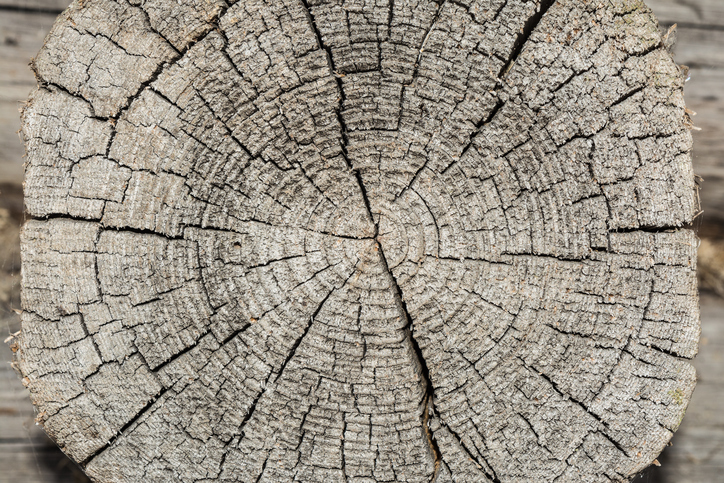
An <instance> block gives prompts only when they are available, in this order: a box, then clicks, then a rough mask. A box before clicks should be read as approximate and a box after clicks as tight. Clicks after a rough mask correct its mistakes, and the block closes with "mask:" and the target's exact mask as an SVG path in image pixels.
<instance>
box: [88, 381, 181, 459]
mask: <svg viewBox="0 0 724 483" xmlns="http://www.w3.org/2000/svg"><path fill="white" fill-rule="evenodd" d="M167 391H168V389H162V390H161V391H159V392H158V393H157V394H156V395H155V396H153V397H152V398H151V400H150V401H148V402H147V403H146V405H145V406H143V408H141V410H140V411H139V412H138V413H136V415H135V416H134V417H132V418H131V419H130V420H129V421H128V422H127V423H126V424H124V425H123V427H122V428H121V429H120V430H118V433H117V434H116V435H115V436H114V437H113V438H111V440H110V441H109V442H108V443H106V444H105V445H104V446H102V447H101V448H99V449H98V450H97V451H95V452H94V453H93V454H92V455H90V456H88V457H87V458H86V459H85V460H83V461H81V462H80V466H81V467H82V468H86V467H87V466H88V464H90V462H91V461H92V460H93V459H94V458H95V457H96V456H98V455H99V454H101V453H103V452H104V451H105V450H106V449H108V448H110V447H111V446H113V443H115V442H116V441H117V440H118V438H120V437H121V436H123V433H124V432H125V431H126V430H127V429H128V428H130V427H131V426H132V425H133V424H134V423H136V422H137V421H138V420H139V419H141V417H143V415H144V414H146V413H147V412H148V410H149V409H151V407H153V405H154V404H155V403H156V401H158V400H159V399H160V398H162V397H163V396H164V394H166V392H167Z"/></svg>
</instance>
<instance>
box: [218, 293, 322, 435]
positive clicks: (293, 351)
mask: <svg viewBox="0 0 724 483" xmlns="http://www.w3.org/2000/svg"><path fill="white" fill-rule="evenodd" d="M333 292H334V289H332V290H331V291H330V292H329V293H328V294H327V296H326V297H324V300H322V302H321V303H320V304H319V306H318V307H317V309H316V310H315V311H314V313H313V314H312V316H311V317H310V318H309V323H308V324H307V326H306V327H305V328H304V331H303V332H302V335H301V336H299V338H297V340H296V341H295V342H294V345H293V346H292V348H291V350H290V351H289V355H287V358H286V359H285V360H284V362H283V363H282V365H281V367H280V368H279V370H278V371H276V372H274V371H272V372H271V373H270V374H269V377H268V378H267V380H266V382H265V384H264V385H263V386H262V387H264V388H266V387H268V386H269V384H270V382H271V384H274V383H276V382H277V380H278V379H279V377H281V375H282V374H283V373H284V369H285V368H286V367H287V364H288V363H289V361H291V360H292V358H293V357H294V354H296V352H297V349H298V348H299V345H300V344H301V343H302V340H303V339H304V337H305V336H306V335H307V333H308V332H309V329H310V328H311V327H312V323H313V322H314V318H315V317H316V316H317V315H318V314H319V311H320V310H322V306H324V303H325V302H326V301H327V300H328V299H329V297H330V296H331V295H332V293H333ZM232 338H233V336H232ZM229 340H231V339H229ZM275 375H276V377H274V376H275ZM272 377H274V380H273V381H272ZM264 394H266V390H262V391H261V392H260V393H259V395H258V396H257V397H256V399H254V402H253V403H252V404H251V406H250V407H249V410H248V412H247V413H246V416H244V419H243V420H242V421H241V424H240V425H239V434H240V435H241V440H243V439H244V437H245V434H244V428H245V426H246V424H247V423H248V422H249V420H250V419H251V417H252V415H253V414H254V411H255V410H256V405H257V403H258V402H259V400H260V399H261V398H262V396H264ZM241 440H239V442H241Z"/></svg>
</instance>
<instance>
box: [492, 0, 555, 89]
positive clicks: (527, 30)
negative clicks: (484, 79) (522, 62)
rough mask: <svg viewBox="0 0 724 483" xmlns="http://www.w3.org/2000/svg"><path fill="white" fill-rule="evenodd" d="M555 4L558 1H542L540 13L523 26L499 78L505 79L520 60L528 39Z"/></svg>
mask: <svg viewBox="0 0 724 483" xmlns="http://www.w3.org/2000/svg"><path fill="white" fill-rule="evenodd" d="M555 3H556V0H541V3H540V7H539V8H538V11H537V12H536V13H535V14H534V15H533V16H532V17H530V18H529V19H528V21H527V22H526V23H525V25H524V26H523V31H522V32H521V33H520V34H518V37H517V38H516V39H515V43H514V44H513V50H512V51H511V53H510V57H509V58H508V62H507V63H506V64H505V65H504V66H503V67H502V68H501V69H500V74H499V75H498V77H499V78H501V79H502V78H503V77H505V75H506V74H507V73H508V71H510V69H511V68H512V67H513V64H515V62H516V61H517V60H518V57H520V53H521V52H522V51H523V47H525V44H526V43H527V42H528V39H529V38H530V36H531V35H532V34H533V32H534V31H535V29H536V27H537V26H538V24H539V23H540V21H541V19H543V16H544V15H545V14H546V12H548V9H550V8H551V7H552V6H553V4H555Z"/></svg>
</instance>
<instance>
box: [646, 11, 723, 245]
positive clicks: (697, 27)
mask: <svg viewBox="0 0 724 483" xmlns="http://www.w3.org/2000/svg"><path fill="white" fill-rule="evenodd" d="M648 3H649V4H650V5H651V8H652V9H653V10H654V12H655V13H656V15H657V16H658V17H659V20H660V21H661V22H662V23H663V24H664V25H667V26H668V25H672V24H674V23H677V22H678V23H679V27H678V34H677V37H678V41H677V43H676V46H675V49H674V54H675V59H676V61H677V62H678V63H679V64H684V65H687V66H689V67H690V68H691V70H690V74H689V76H690V78H691V80H690V81H689V82H688V83H687V87H686V102H687V106H688V108H689V109H690V110H691V111H694V112H696V113H697V115H696V116H695V117H694V118H693V122H694V124H695V125H696V126H697V127H698V128H700V129H701V130H700V131H695V132H694V133H693V134H694V151H693V155H694V169H695V172H696V173H697V174H698V175H700V176H701V177H702V178H703V179H704V182H703V183H702V186H701V200H702V210H703V212H704V213H703V225H702V228H703V229H704V233H711V232H716V231H718V230H713V229H712V228H713V225H721V224H722V222H724V157H722V155H721V153H722V152H724V136H722V135H721V131H722V126H724V108H723V105H724V55H723V54H722V52H723V50H722V45H724V3H722V2H720V1H719V0H695V1H683V0H650V1H649V2H648Z"/></svg>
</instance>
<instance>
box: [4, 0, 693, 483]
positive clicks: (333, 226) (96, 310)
mask: <svg viewBox="0 0 724 483" xmlns="http://www.w3.org/2000/svg"><path fill="white" fill-rule="evenodd" d="M668 45H669V42H668V41H667V39H662V37H661V35H660V33H659V30H658V25H657V22H656V20H655V18H654V17H653V14H652V13H651V11H650V10H649V9H648V8H647V7H646V6H645V5H644V4H643V3H642V2H641V1H639V0H605V1H600V0H595V1H594V0H583V1H582V0H557V1H554V0H535V1H534V0H487V1H485V0H480V1H472V0H458V1H454V2H453V1H440V2H437V3H436V2H433V1H430V0H418V1H415V0H397V1H393V0H377V1H374V2H372V1H360V0H336V1H331V0H330V1H326V0H244V1H239V2H237V3H234V4H231V5H227V4H226V3H224V1H223V0H207V1H200V0H188V1H186V2H177V1H171V0H146V1H145V2H130V3H126V0H117V1H114V0H79V1H76V2H75V3H74V4H73V5H72V6H71V7H70V8H69V9H68V10H67V11H66V12H65V13H63V14H62V15H61V16H60V18H59V20H58V21H57V23H56V24H55V26H54V27H53V29H52V31H51V33H50V34H49V36H48V38H47V40H46V42H45V45H44V47H43V49H42V50H41V51H40V53H39V54H38V56H37V57H36V58H35V60H34V69H35V71H36V74H37V78H38V81H39V84H40V87H39V89H38V90H37V91H36V92H35V93H34V94H33V95H32V96H31V98H30V100H29V101H28V104H27V106H26V107H25V109H24V112H23V136H24V139H25V142H26V147H27V169H26V182H25V196H26V198H25V199H26V206H27V210H28V212H29V214H30V215H31V216H32V217H33V219H32V220H31V221H29V222H27V224H26V225H25V228H24V231H23V241H22V245H23V248H22V250H23V252H22V253H23V254H22V257H23V310H24V312H23V316H22V318H23V330H22V334H21V335H20V337H19V339H18V341H17V343H16V345H15V349H16V350H17V365H18V368H19V370H20V371H21V373H22V375H23V377H24V382H25V383H26V385H27V386H28V387H29V388H30V391H31V396H32V398H33V401H34V403H35V404H36V406H37V408H38V411H39V414H38V421H39V422H40V423H41V424H42V425H43V426H44V428H45V430H46V431H47V432H48V434H49V435H50V436H51V437H52V438H54V440H55V441H56V442H57V443H58V444H59V445H60V446H61V448H62V449H63V450H64V451H65V452H66V453H67V454H68V455H69V456H70V457H71V458H73V459H74V460H75V461H77V462H79V463H80V464H81V465H82V467H83V468H84V469H85V471H86V472H87V473H88V475H90V477H91V478H93V479H94V480H95V481H98V482H139V481H143V482H166V481H169V482H170V481H181V482H201V481H239V482H255V481H269V482H281V481H292V480H294V481H310V482H314V481H324V482H326V481H334V482H337V481H340V482H383V481H409V482H429V481H436V482H438V483H441V482H450V481H453V482H524V481H531V482H541V481H556V482H582V481H585V482H598V481H601V482H605V481H627V480H629V479H630V478H631V477H632V476H633V475H635V474H636V473H637V472H639V471H641V470H642V469H644V468H645V467H647V466H648V465H650V464H651V463H652V462H653V461H654V459H655V458H656V456H657V455H658V454H659V453H660V451H661V450H662V449H663V447H664V446H665V444H666V443H667V442H668V441H669V439H670V438H671V436H672V434H673V431H675V430H676V428H677V427H678V425H679V423H680V422H681V418H682V417H683V414H684V411H685V408H686V405H687V403H688V401H689V398H690V396H691V393H692V391H693V388H694V384H695V373H694V369H693V368H692V366H691V365H690V363H689V362H688V361H687V359H690V358H692V357H694V355H695V354H696V352H697V342H698V335H699V317H698V306H697V304H698V299H697V291H696V276H695V265H696V247H697V239H696V236H695V235H694V233H693V232H692V231H691V230H690V229H689V228H688V227H689V226H690V224H691V222H692V220H693V218H694V217H695V215H696V212H697V201H696V192H695V184H694V176H693V173H692V167H691V154H690V152H691V136H690V133H689V128H690V121H689V119H688V116H687V113H686V110H685V106H684V100H683V92H682V89H683V83H684V77H683V75H682V72H681V70H680V69H679V68H678V67H677V65H676V64H675V63H674V62H673V60H672V58H671V55H670V53H669V52H668V50H667V47H668Z"/></svg>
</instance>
